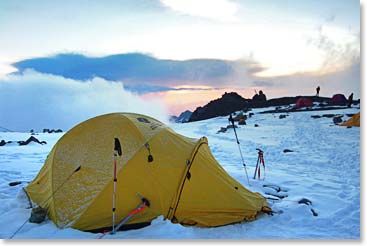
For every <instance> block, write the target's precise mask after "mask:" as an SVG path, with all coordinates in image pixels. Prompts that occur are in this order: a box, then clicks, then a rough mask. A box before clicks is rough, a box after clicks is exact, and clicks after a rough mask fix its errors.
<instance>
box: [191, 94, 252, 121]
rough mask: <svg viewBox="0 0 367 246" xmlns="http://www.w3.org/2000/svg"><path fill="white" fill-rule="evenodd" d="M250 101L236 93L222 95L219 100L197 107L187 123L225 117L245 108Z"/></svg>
mask: <svg viewBox="0 0 367 246" xmlns="http://www.w3.org/2000/svg"><path fill="white" fill-rule="evenodd" d="M249 101H251V100H250V99H244V98H243V97H241V96H240V95H238V94H237V93H236V92H230V93H227V92H226V93H224V94H223V95H222V97H221V98H219V99H215V100H212V101H210V102H209V103H208V104H207V105H205V106H203V107H198V108H196V109H195V111H194V112H193V113H192V115H191V117H190V119H189V121H190V122H191V121H198V120H206V119H210V118H213V117H218V116H227V115H229V114H231V113H233V112H235V111H238V110H241V109H243V108H245V107H246V105H247V103H248V102H249Z"/></svg>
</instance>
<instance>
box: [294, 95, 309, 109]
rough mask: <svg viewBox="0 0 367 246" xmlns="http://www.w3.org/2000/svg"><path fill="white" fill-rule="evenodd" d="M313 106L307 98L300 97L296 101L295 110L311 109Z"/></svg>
mask: <svg viewBox="0 0 367 246" xmlns="http://www.w3.org/2000/svg"><path fill="white" fill-rule="evenodd" d="M312 105H313V103H312V100H311V99H309V98H304V97H301V98H299V99H298V100H297V102H296V105H295V106H294V108H295V109H299V108H303V107H311V106H312Z"/></svg>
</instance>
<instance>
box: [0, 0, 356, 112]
mask: <svg viewBox="0 0 367 246" xmlns="http://www.w3.org/2000/svg"><path fill="white" fill-rule="evenodd" d="M360 36H361V30H360V2H359V1H357V0H323V1H319V0H307V1H306V0H304V1H301V0H256V1H255V0H195V1H194V0H185V1H181V0H135V1H128V0H114V1H112V0H107V1H98V0H78V1H73V0H63V1H58V0H56V1H46V0H44V1H42V0H30V1H20V0H2V1H0V78H2V81H5V80H6V81H9V79H18V80H22V78H17V77H14V76H10V77H9V74H11V73H16V72H18V73H17V74H16V76H18V77H19V76H29V72H25V71H26V70H27V69H28V70H33V72H36V73H39V76H42V74H48V75H49V74H52V75H54V76H59V77H61V78H59V80H60V81H64V82H65V83H69V82H70V80H72V81H73V82H76V83H85V81H92V80H93V76H95V77H99V78H100V79H102V80H104V81H106V82H107V83H118V84H119V85H121V86H120V88H121V90H123V91H129V92H132V93H133V94H134V95H136V96H137V97H139V100H143V101H147V104H149V101H150V100H152V99H154V100H156V99H159V100H161V101H162V103H163V105H165V107H166V110H167V111H168V112H169V113H170V114H179V113H180V112H182V111H184V110H185V109H190V110H194V109H195V108H196V107H198V106H202V105H203V104H205V103H207V102H209V101H210V100H212V99H215V98H217V97H220V96H221V94H223V93H224V92H225V91H228V92H229V91H237V92H238V93H239V94H241V95H242V96H244V97H247V98H249V97H252V96H253V94H254V92H255V90H257V91H258V90H260V89H261V90H263V91H264V92H265V93H266V95H267V97H268V98H272V97H279V96H292V95H293V96H296V95H313V94H315V88H316V87H317V86H318V85H320V86H321V95H323V96H332V95H333V94H336V93H344V94H346V96H347V95H349V94H350V93H351V92H354V95H355V97H357V98H359V97H360V88H361V81H360V80H361V77H360ZM128 54H136V55H141V56H139V57H138V58H139V59H138V60H136V59H135V58H136V57H134V56H130V57H128V58H129V59H130V60H129V59H128V60H126V57H125V56H126V55H128ZM73 55H80V57H82V58H83V61H82V64H83V66H79V65H80V63H78V62H77V60H75V59H74V60H71V62H66V61H69V60H68V59H70V57H72V58H73ZM124 55H125V56H124ZM60 57H61V58H60ZM111 57H112V58H114V59H110V58H111ZM54 58H55V59H56V60H57V61H58V62H59V63H55V65H54V67H52V66H51V65H50V64H51V63H48V62H46V63H43V64H41V65H40V64H39V59H46V61H49V60H47V59H54ZM74 58H75V57H74ZM96 58H100V59H99V60H98V59H96ZM120 59H124V62H125V63H124V64H125V66H116V62H117V64H120V62H121V60H120ZM134 59H135V60H134ZM141 59H143V60H141ZM96 60H98V61H96ZM134 62H135V63H134ZM19 64H21V65H19ZM90 64H93V65H94V66H90ZM126 64H137V65H136V67H138V68H140V69H136V67H134V68H132V67H131V66H128V65H126ZM86 67H87V68H88V69H86ZM78 69H79V70H78ZM81 69H83V70H81ZM121 69H123V70H124V71H127V70H128V71H131V72H130V73H128V74H127V73H123V74H121ZM86 70H87V72H85V71H86ZM55 71H56V72H55ZM101 71H102V72H101ZM106 71H107V72H106ZM81 72H83V73H84V75H85V73H87V74H86V75H85V76H84V77H76V74H78V75H80V74H81ZM31 73H32V72H31ZM111 74H113V76H111ZM142 74H144V75H145V76H144V77H142ZM45 77H47V76H46V75H45ZM26 79H27V78H25V80H26ZM68 81H69V82H68ZM19 86H21V85H19ZM34 86H37V85H34ZM65 87H67V85H65ZM21 89H22V88H21ZM2 93H4V92H3V91H1V92H0V96H3V95H2Z"/></svg>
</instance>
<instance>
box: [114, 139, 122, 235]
mask: <svg viewBox="0 0 367 246" xmlns="http://www.w3.org/2000/svg"><path fill="white" fill-rule="evenodd" d="M121 154H122V151H121V144H120V141H119V140H118V138H115V147H114V150H113V194H112V234H114V233H115V211H116V185H117V165H116V163H117V155H119V156H121Z"/></svg>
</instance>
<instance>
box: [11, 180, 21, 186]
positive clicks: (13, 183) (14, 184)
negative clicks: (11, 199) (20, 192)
mask: <svg viewBox="0 0 367 246" xmlns="http://www.w3.org/2000/svg"><path fill="white" fill-rule="evenodd" d="M21 183H22V181H14V182H10V183H9V186H17V185H19V184H21Z"/></svg>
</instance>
